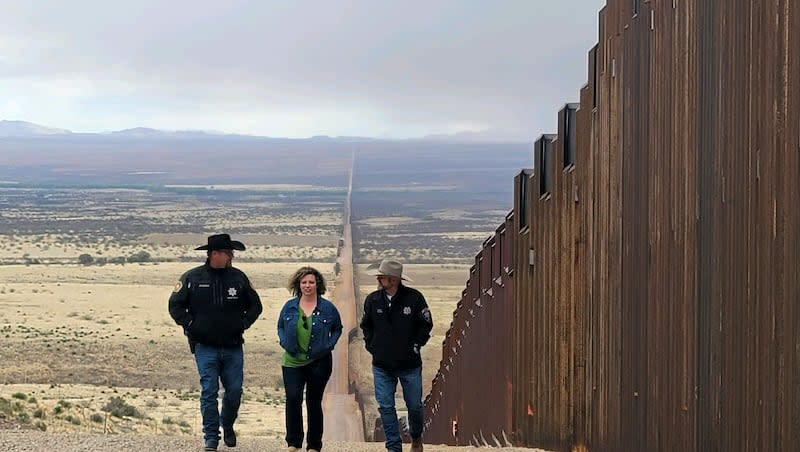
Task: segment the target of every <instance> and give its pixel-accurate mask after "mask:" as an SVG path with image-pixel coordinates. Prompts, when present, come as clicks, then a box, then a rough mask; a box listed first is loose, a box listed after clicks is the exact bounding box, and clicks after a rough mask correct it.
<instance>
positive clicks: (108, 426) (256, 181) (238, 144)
mask: <svg viewBox="0 0 800 452" xmlns="http://www.w3.org/2000/svg"><path fill="white" fill-rule="evenodd" d="M81 140H84V138H80V139H79V140H78V141H77V142H76V143H71V144H70V143H64V142H58V143H60V145H61V146H63V149H62V151H63V152H60V153H59V152H58V151H57V143H55V142H51V141H50V139H45V138H42V139H37V140H35V141H30V142H28V141H25V140H24V139H21V140H13V139H12V140H5V141H2V142H0V152H3V153H5V154H7V155H9V156H10V157H13V158H16V159H18V161H19V162H20V163H19V165H21V166H19V167H17V169H16V170H15V171H11V169H9V167H2V168H0V172H3V178H2V179H3V182H2V183H0V208H1V209H2V211H1V212H2V214H0V307H2V309H0V334H1V335H2V338H3V340H2V341H0V359H2V360H3V363H4V365H3V366H2V367H1V368H0V424H2V425H5V426H10V427H13V428H14V429H16V428H22V429H32V430H38V431H45V432H48V434H52V433H58V434H63V435H73V434H85V435H122V436H124V435H158V436H162V435H170V436H173V437H176V438H181V437H186V438H193V439H194V440H197V438H200V437H201V435H202V433H201V419H200V414H199V410H198V398H199V393H198V391H199V381H198V376H197V370H196V367H195V363H194V359H193V356H192V355H191V354H190V352H189V349H188V345H187V342H186V339H185V337H184V336H183V334H182V331H181V329H180V328H179V327H178V326H176V325H175V324H174V322H173V321H172V319H171V318H170V317H169V314H168V312H167V299H168V298H169V295H170V293H171V290H172V287H173V286H174V284H175V282H176V281H177V279H178V277H179V276H180V275H181V274H182V273H183V272H185V271H187V270H188V269H190V268H192V267H193V266H196V265H200V264H201V263H202V262H203V261H204V259H205V254H204V253H203V252H202V251H195V250H194V248H195V247H197V246H199V245H201V244H204V243H205V241H206V236H207V235H209V234H213V233H218V232H228V233H230V234H232V235H233V236H234V237H235V238H236V239H238V240H242V241H243V242H244V243H245V244H246V245H247V250H246V251H244V252H239V253H237V254H236V258H235V260H234V265H235V266H237V267H239V268H241V269H242V270H244V271H245V272H246V273H247V274H248V276H249V277H250V279H251V282H252V283H253V285H254V286H255V288H256V289H257V291H258V292H259V294H260V296H261V299H262V303H263V305H264V312H263V314H262V315H261V317H260V318H259V320H258V321H257V322H256V323H255V324H254V325H253V326H252V327H251V328H250V330H248V331H247V333H246V334H245V340H246V343H245V391H244V398H243V403H242V408H241V412H240V417H239V419H238V421H237V423H236V427H237V430H238V431H239V432H240V433H241V435H242V437H243V438H247V437H253V438H264V439H271V440H274V441H277V442H278V444H279V443H280V441H281V440H282V438H283V435H284V427H283V417H284V396H283V386H282V380H281V370H280V364H279V362H280V357H281V353H282V349H281V348H280V347H279V345H278V342H277V335H276V332H275V325H276V316H277V314H278V311H279V309H280V307H281V306H282V304H283V303H284V302H285V300H286V299H288V298H289V292H288V291H287V289H286V288H285V285H286V280H287V278H288V276H289V275H290V274H291V272H292V271H294V270H295V269H296V268H297V267H299V266H301V265H312V266H314V267H317V268H318V269H319V270H321V271H322V272H323V274H324V275H325V276H326V278H327V279H328V280H329V281H330V282H331V284H330V285H329V289H330V291H329V293H328V295H329V296H332V295H333V294H334V293H335V291H336V287H335V286H334V285H333V280H334V276H335V275H336V274H337V271H338V266H337V265H338V264H337V263H336V262H337V255H338V253H339V250H338V246H339V245H340V238H341V236H342V233H343V228H344V226H343V225H344V215H345V204H346V199H347V194H348V191H349V190H348V183H349V182H348V181H349V180H350V177H349V175H350V174H351V173H352V191H351V198H350V203H351V210H350V220H351V224H352V230H353V253H352V254H353V257H354V264H355V267H354V269H355V271H356V275H355V284H356V298H357V300H356V309H357V310H360V303H361V302H363V298H364V296H365V295H366V294H367V293H368V292H369V291H371V290H373V289H374V287H375V280H374V278H373V277H370V276H367V275H366V274H365V273H364V271H363V270H364V267H366V265H367V264H369V263H371V262H375V261H379V260H380V259H382V258H394V259H398V260H400V261H402V262H404V263H406V265H407V268H406V272H407V273H408V274H410V275H411V276H412V278H413V279H414V282H413V283H411V284H410V285H411V286H413V287H416V288H418V289H420V290H421V291H422V292H423V294H424V295H425V297H426V299H427V301H428V303H429V305H430V307H431V310H432V314H433V317H434V324H435V326H434V329H433V332H432V337H431V339H430V342H429V344H428V345H427V346H426V347H424V348H423V360H424V366H423V377H424V388H423V391H424V393H425V394H426V393H427V392H428V391H429V388H430V382H431V380H432V378H433V376H434V375H435V373H436V371H437V369H438V366H439V360H440V359H441V356H442V349H441V344H442V340H443V338H444V334H445V332H446V331H447V329H448V327H449V324H450V320H451V317H452V312H453V309H454V307H455V304H456V303H457V302H458V300H459V299H460V296H461V291H462V290H463V288H464V283H465V281H466V280H467V275H468V271H469V267H470V265H471V264H472V259H473V257H474V254H475V252H476V250H477V249H478V248H479V246H480V243H481V242H482V241H483V240H484V239H485V238H486V237H487V236H488V235H489V234H490V233H491V231H493V229H494V227H495V222H496V221H499V220H498V219H499V218H502V217H503V216H504V215H505V213H506V212H505V211H502V209H498V205H503V203H504V200H508V198H509V197H510V195H509V192H510V184H508V183H507V180H509V179H510V178H511V175H512V174H513V172H514V171H515V170H516V167H517V166H518V165H519V162H520V161H522V160H524V156H525V155H526V154H527V151H526V150H525V149H524V147H516V148H515V147H510V148H509V147H508V146H506V148H509V149H511V150H513V151H514V152H509V153H506V154H502V158H498V157H496V156H497V155H501V154H498V153H495V154H494V155H493V154H491V153H487V152H486V150H485V149H483V148H481V147H478V146H474V145H473V146H469V145H464V146H451V145H445V144H441V143H429V144H423V143H391V142H376V143H371V144H369V145H360V146H359V147H358V149H356V148H355V147H354V146H353V145H352V144H351V143H343V142H336V141H334V142H325V143H319V142H317V141H314V140H311V141H301V140H296V141H291V140H288V141H287V140H283V141H281V140H277V141H274V140H262V141H258V140H252V139H242V140H238V139H237V140H228V141H225V140H222V141H223V142H221V143H216V142H205V141H197V142H186V141H180V140H178V141H169V140H167V141H163V142H162V141H157V140H156V141H153V140H143V141H142V140H139V141H137V140H127V141H119V139H118V138H115V139H114V140H109V139H105V138H92V137H90V138H85V140H88V142H89V144H86V143H84V142H83V141H81ZM213 145H225V146H226V148H228V149H229V151H230V156H231V158H232V159H235V160H236V159H238V160H237V161H238V162H239V163H238V164H236V165H231V166H230V167H227V168H226V172H225V175H224V176H222V177H220V176H219V175H218V174H217V173H216V172H215V171H214V169H215V167H214V165H213V161H214V158H213V154H212V153H210V151H209V149H210V148H211V147H213ZM81 147H83V152H88V153H89V155H91V157H92V158H93V159H94V161H93V165H92V166H91V167H87V166H86V165H85V164H84V163H85V162H83V161H82V160H81V159H78V158H75V157H74V154H73V151H74V150H75V149H77V148H81ZM122 149H126V150H125V151H122ZM165 149H171V151H169V152H167V151H165ZM109 153H115V159H108V158H106V157H105V156H106V155H107V154H109ZM190 154H191V155H192V156H193V158H194V159H195V160H196V161H197V163H195V164H194V165H191V166H190V167H188V168H187V167H185V166H182V165H181V164H180V163H181V162H183V161H185V158H186V156H187V155H190ZM456 154H458V155H459V156H460V157H462V158H461V159H454V158H453V157H454V155H456ZM397 155H403V158H402V159H396V158H395V157H396V156H397ZM311 158H313V159H314V161H315V162H316V164H315V165H313V166H305V170H304V171H300V172H298V171H297V170H296V169H295V168H300V167H303V165H304V162H306V161H308V160H309V159H311ZM392 158H394V160H393V162H392V164H391V165H392V168H393V169H392V170H391V171H390V172H389V173H387V172H386V171H385V168H386V166H387V161H388V160H390V159H392ZM48 159H52V160H51V161H49V163H46V164H41V165H39V164H38V163H37V162H44V161H48ZM248 159H249V163H248ZM206 161H208V163H209V165H204V164H203V162H206ZM146 162H158V163H157V166H158V170H159V171H150V170H149V169H153V168H152V167H149V166H147V165H145V164H144V163H146ZM420 162H424V166H420V165H419V163H420ZM284 168H293V169H292V170H289V171H286V170H284ZM134 170H136V171H134ZM501 173H502V174H505V176H506V180H503V178H502V177H501V176H500V174H501ZM14 177H16V179H14ZM87 181H91V183H87ZM209 181H214V183H210V182H209ZM508 204H510V201H509V202H508ZM348 340H349V341H350V342H349V343H348ZM339 346H340V347H341V346H344V347H348V349H349V356H350V365H349V374H350V380H351V385H352V387H353V389H354V390H356V391H358V395H357V397H359V400H360V401H361V402H362V408H363V416H364V432H365V435H366V437H367V438H366V439H368V440H369V439H371V438H372V434H373V430H374V422H375V418H376V417H377V414H378V412H377V407H376V406H375V405H374V397H373V394H372V376H371V372H370V365H371V364H370V357H369V355H368V354H367V353H366V351H365V350H364V346H363V341H362V340H361V337H360V331H359V330H358V329H355V330H353V331H350V332H348V334H347V335H346V336H343V340H342V341H341V342H340V343H339ZM403 406H404V404H403V403H402V401H401V400H398V407H399V408H401V407H403ZM399 414H400V415H401V416H402V415H403V414H404V413H403V412H402V409H401V410H400V413H399ZM6 431H8V430H6ZM18 438H22V437H18ZM19 441H22V439H19ZM33 450H35V448H34V449H33Z"/></svg>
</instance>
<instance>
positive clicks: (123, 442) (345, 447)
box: [0, 430, 543, 452]
mask: <svg viewBox="0 0 800 452" xmlns="http://www.w3.org/2000/svg"><path fill="white" fill-rule="evenodd" d="M202 446H203V442H202V438H200V437H194V436H155V435H96V434H87V433H44V432H39V431H32V430H0V450H2V451H25V452H34V451H35V452H44V451H48V452H49V451H59V452H77V451H81V452H87V451H91V452H112V451H113V452H124V451H137V452H141V451H154V452H155V451H158V452H161V451H202V450H203V447H202ZM409 448H410V446H409V445H405V450H408V449H409ZM285 450H286V445H285V443H284V442H283V441H282V440H278V439H273V438H263V437H240V438H239V445H238V446H237V447H236V448H234V449H230V448H227V447H225V446H224V445H222V444H220V448H219V452H225V451H231V452H233V451H236V452H273V451H274V452H281V451H285ZM324 450H325V451H331V452H333V451H336V452H385V449H384V448H383V443H344V442H339V441H329V442H326V443H325V447H324ZM478 450H484V451H485V450H493V451H494V450H496V451H503V452H533V451H540V452H543V451H541V449H524V448H518V447H504V448H491V449H490V448H477V447H453V446H441V445H428V444H426V445H425V451H426V452H468V451H478Z"/></svg>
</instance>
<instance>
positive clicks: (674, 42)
mask: <svg viewBox="0 0 800 452" xmlns="http://www.w3.org/2000/svg"><path fill="white" fill-rule="evenodd" d="M598 18H599V20H600V27H599V29H600V32H599V39H598V44H597V45H596V46H595V47H594V48H592V49H591V50H590V52H589V55H588V57H589V58H588V74H587V84H586V85H585V86H584V87H583V88H582V89H581V90H580V108H578V109H577V111H576V112H575V111H574V110H575V105H572V104H570V105H567V106H565V108H564V109H563V110H562V111H561V112H559V113H558V118H559V126H558V131H557V132H558V133H557V134H555V135H543V136H542V138H540V140H538V141H537V143H535V144H534V159H535V160H534V169H532V170H523V171H521V172H520V174H519V175H518V176H517V177H516V178H515V180H514V187H515V201H514V209H515V211H514V213H513V215H512V216H510V217H509V219H507V221H506V222H505V223H504V224H503V225H501V229H502V231H503V234H502V236H500V235H499V233H500V231H501V229H498V233H497V234H495V236H493V237H492V238H490V239H489V240H487V242H486V243H485V244H484V248H483V250H482V251H481V253H480V254H479V255H478V257H477V258H476V265H475V267H473V272H472V273H471V276H470V280H469V282H468V283H467V287H466V289H465V291H464V297H463V298H462V300H461V302H460V303H459V307H458V308H457V309H456V312H455V313H454V320H453V325H452V328H451V331H450V332H449V333H448V336H447V338H446V340H445V344H444V350H443V351H444V354H443V361H442V365H443V367H442V369H440V373H439V375H438V376H437V380H436V381H435V382H434V389H433V391H432V392H431V394H430V395H429V397H428V399H426V410H427V418H426V419H427V421H426V422H427V426H428V430H427V431H426V435H428V438H430V439H431V440H432V441H440V442H446V443H449V444H455V442H454V441H455V438H454V437H453V434H452V421H453V420H454V419H457V420H458V422H459V441H460V443H461V444H465V443H468V442H470V440H472V439H476V440H481V439H482V438H481V437H480V434H481V433H483V436H484V439H487V440H488V443H490V444H491V443H492V440H491V439H490V438H489V436H490V434H495V436H497V432H501V433H506V434H507V435H508V438H509V439H511V441H513V442H514V443H515V444H518V445H528V446H538V447H546V448H551V449H558V450H591V451H619V450H658V451H672V450H686V451H697V452H705V451H731V450H732V451H751V450H759V451H761V450H764V451H766V450H770V451H771V450H800V306H798V304H799V303H800V265H798V262H800V209H798V206H800V189H799V188H798V187H800V4H798V3H797V2H795V1H793V0H760V1H750V0H731V1H729V2H724V3H721V2H707V1H701V0H660V1H655V0H652V1H647V0H642V1H641V2H632V1H628V0H610V1H608V2H607V5H606V7H605V8H604V9H603V10H602V11H601V12H600V13H599V15H598ZM570 114H574V121H571V120H572V119H573V118H572V116H570ZM570 125H575V129H574V131H570V130H569V126H570ZM573 142H574V144H575V149H574V153H571V152H570V150H569V144H571V143H573ZM542 145H544V146H542ZM537 151H538V152H537ZM543 157H544V158H543ZM570 159H574V162H570V161H569V160H570ZM543 175H545V176H546V177H545V178H542V176H543ZM514 217H516V218H514ZM500 241H502V243H503V245H504V246H506V247H508V248H509V252H508V253H505V252H504V253H502V256H501V257H500V262H506V261H507V262H509V263H510V268H509V272H510V273H511V274H512V275H513V278H511V279H510V281H511V282H512V284H510V285H509V284H506V287H505V288H504V289H503V291H502V292H493V293H494V297H493V299H492V302H491V303H490V304H486V305H483V306H482V307H478V308H477V309H476V308H475V301H476V300H483V299H484V298H483V297H485V292H484V291H485V290H486V289H487V288H488V287H491V286H492V278H493V276H494V274H495V273H496V272H497V269H496V268H495V266H494V264H493V263H494V259H495V255H494V254H493V252H496V251H492V250H495V249H496V248H497V243H498V242H500ZM492 244H494V247H492ZM503 249H505V248H503ZM487 260H489V261H491V263H489V264H487V263H486V261H487ZM503 265H504V264H503ZM501 267H502V265H501ZM501 273H502V272H501ZM487 274H488V275H489V276H487ZM490 308H491V309H490ZM467 319H469V327H465V326H466V323H465V322H466V320H467ZM456 339H460V343H459V342H457V341H456ZM455 346H458V347H456V348H455V349H454V347H455ZM451 360H452V363H451ZM503 378H505V379H506V380H503ZM503 381H506V384H503V383H502V382H503ZM501 387H502V388H503V389H504V390H506V393H505V395H504V394H502V393H501V391H500V388H501ZM479 402H480V403H479ZM490 418H491V419H490ZM478 442H480V441H478ZM501 442H502V438H501ZM473 443H474V441H473Z"/></svg>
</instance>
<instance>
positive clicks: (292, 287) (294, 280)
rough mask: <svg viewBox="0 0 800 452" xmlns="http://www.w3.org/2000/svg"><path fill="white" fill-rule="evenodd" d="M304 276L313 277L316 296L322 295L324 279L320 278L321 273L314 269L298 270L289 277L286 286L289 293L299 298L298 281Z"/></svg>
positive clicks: (301, 268)
mask: <svg viewBox="0 0 800 452" xmlns="http://www.w3.org/2000/svg"><path fill="white" fill-rule="evenodd" d="M306 275H314V279H316V280H317V295H322V294H324V293H325V278H324V277H323V276H322V273H320V272H319V270H317V269H316V268H314V267H300V268H298V269H297V271H296V272H294V274H293V275H292V276H290V277H289V284H288V285H287V286H286V288H287V289H289V292H291V293H292V295H295V296H300V280H301V279H303V278H304V277H306Z"/></svg>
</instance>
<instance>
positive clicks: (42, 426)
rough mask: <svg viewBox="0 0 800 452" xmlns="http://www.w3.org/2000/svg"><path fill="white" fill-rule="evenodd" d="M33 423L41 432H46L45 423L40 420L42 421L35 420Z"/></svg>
mask: <svg viewBox="0 0 800 452" xmlns="http://www.w3.org/2000/svg"><path fill="white" fill-rule="evenodd" d="M35 425H36V428H38V429H39V430H41V431H43V432H46V431H47V424H45V423H44V422H42V421H36V424H35Z"/></svg>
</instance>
